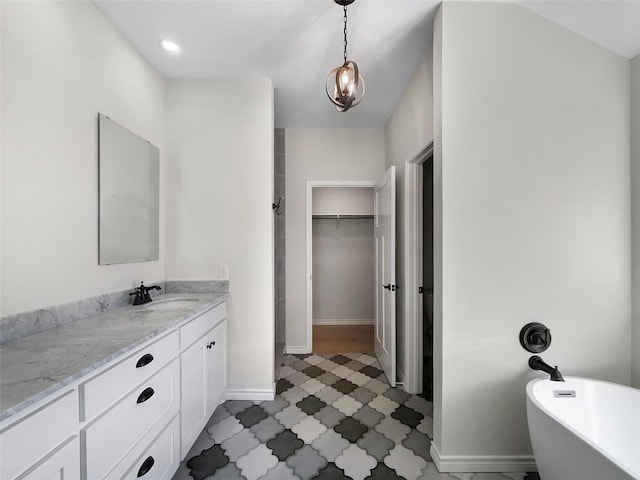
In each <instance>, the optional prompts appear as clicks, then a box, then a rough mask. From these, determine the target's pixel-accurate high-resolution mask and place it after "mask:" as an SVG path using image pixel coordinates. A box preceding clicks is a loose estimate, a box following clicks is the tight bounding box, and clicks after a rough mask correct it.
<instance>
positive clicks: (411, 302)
mask: <svg viewBox="0 0 640 480" xmlns="http://www.w3.org/2000/svg"><path fill="white" fill-rule="evenodd" d="M431 156H433V141H431V142H429V143H428V144H427V145H426V146H425V147H424V148H423V149H422V150H421V151H420V152H419V153H418V154H417V155H416V156H415V157H413V158H412V159H411V160H407V162H406V165H405V202H406V203H405V205H406V212H405V215H406V216H405V220H406V226H405V249H406V250H405V251H406V256H405V278H406V281H407V288H406V289H405V290H404V295H405V305H406V306H407V309H406V315H405V319H404V320H405V326H406V335H405V339H406V343H405V359H406V362H405V365H406V370H405V378H404V388H405V390H406V391H407V392H408V393H419V392H421V391H422V370H423V363H422V349H423V345H422V343H423V342H422V335H423V331H424V329H423V324H422V321H423V318H422V317H423V312H422V296H423V294H420V293H418V288H419V287H420V286H422V282H423V271H422V270H423V268H422V260H423V255H422V249H423V238H422V237H423V229H422V227H423V225H422V223H423V221H422V220H423V212H422V194H423V191H424V185H423V184H422V177H423V173H422V168H423V164H424V162H426V161H427V159H428V158H430V157H431Z"/></svg>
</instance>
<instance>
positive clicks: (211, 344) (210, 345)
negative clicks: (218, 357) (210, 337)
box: [207, 342, 216, 350]
mask: <svg viewBox="0 0 640 480" xmlns="http://www.w3.org/2000/svg"><path fill="white" fill-rule="evenodd" d="M215 344H216V342H211V343H210V344H209V345H207V348H208V349H209V350H211V347H213V346H214V345H215Z"/></svg>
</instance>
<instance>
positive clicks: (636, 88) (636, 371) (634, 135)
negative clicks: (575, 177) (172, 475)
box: [631, 55, 640, 388]
mask: <svg viewBox="0 0 640 480" xmlns="http://www.w3.org/2000/svg"><path fill="white" fill-rule="evenodd" d="M631 194H632V199H631V222H632V227H633V233H632V236H631V239H632V242H631V244H632V246H633V247H632V248H633V251H632V258H633V281H632V290H631V298H632V299H633V305H632V312H633V324H632V336H631V352H632V363H631V385H633V386H634V387H636V388H640V55H638V56H637V57H635V58H634V59H633V60H631Z"/></svg>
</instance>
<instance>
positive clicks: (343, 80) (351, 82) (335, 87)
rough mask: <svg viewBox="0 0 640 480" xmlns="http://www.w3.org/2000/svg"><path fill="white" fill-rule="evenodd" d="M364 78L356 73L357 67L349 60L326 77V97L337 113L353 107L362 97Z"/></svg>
mask: <svg viewBox="0 0 640 480" xmlns="http://www.w3.org/2000/svg"><path fill="white" fill-rule="evenodd" d="M364 92H365V83H364V78H362V75H360V72H359V71H358V65H357V64H356V63H355V62H352V61H351V60H347V61H345V63H344V64H343V65H342V66H340V67H336V68H334V69H333V70H331V72H329V76H328V77H327V96H328V97H329V100H331V102H332V103H333V104H334V105H335V106H336V110H338V111H339V112H346V111H347V110H349V109H350V108H351V107H355V106H356V105H358V103H360V101H361V100H362V97H364Z"/></svg>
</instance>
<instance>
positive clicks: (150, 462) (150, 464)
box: [138, 457, 156, 478]
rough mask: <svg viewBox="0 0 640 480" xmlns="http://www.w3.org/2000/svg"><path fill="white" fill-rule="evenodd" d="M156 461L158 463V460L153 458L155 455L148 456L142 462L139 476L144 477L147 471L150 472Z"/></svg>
mask: <svg viewBox="0 0 640 480" xmlns="http://www.w3.org/2000/svg"><path fill="white" fill-rule="evenodd" d="M154 463H156V461H155V460H154V459H153V457H147V459H146V460H145V461H144V462H142V466H141V467H140V470H138V478H140V477H143V476H145V475H146V474H147V473H149V470H151V467H153V464H154Z"/></svg>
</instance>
